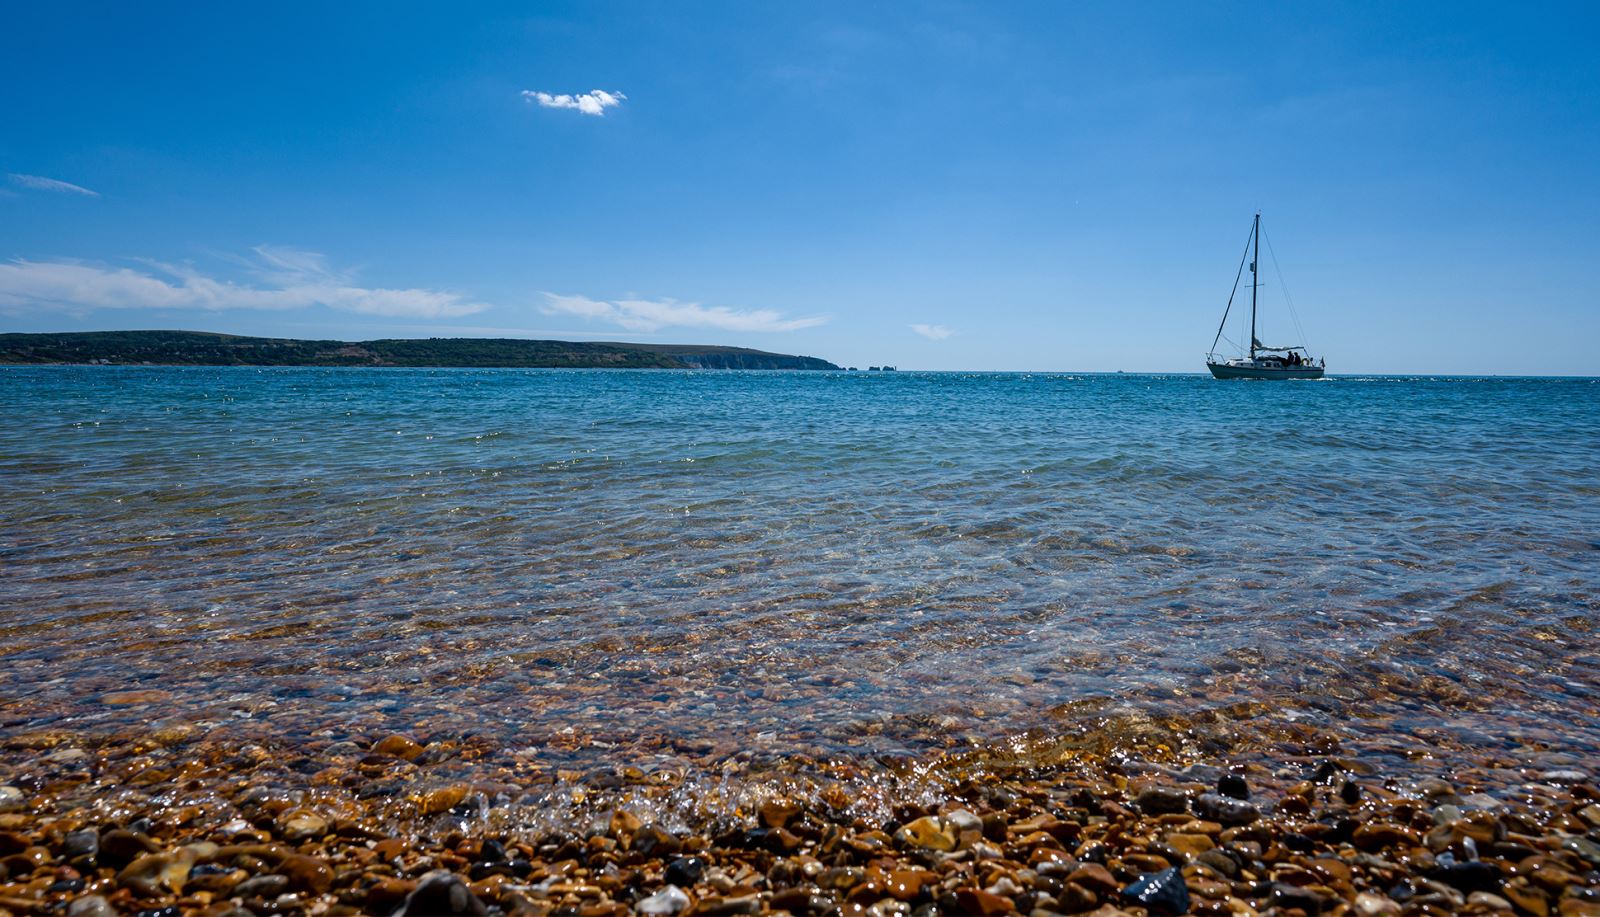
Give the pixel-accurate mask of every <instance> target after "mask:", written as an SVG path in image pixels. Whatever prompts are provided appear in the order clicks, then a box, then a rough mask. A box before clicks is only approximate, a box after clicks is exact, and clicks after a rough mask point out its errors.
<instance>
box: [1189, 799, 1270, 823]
mask: <svg viewBox="0 0 1600 917" xmlns="http://www.w3.org/2000/svg"><path fill="white" fill-rule="evenodd" d="M1194 812H1195V814H1196V815H1198V816H1200V817H1201V818H1204V819H1207V820H1208V821H1214V822H1220V823H1221V824H1223V825H1227V826H1229V827H1234V826H1238V825H1248V824H1250V823H1251V822H1254V821H1256V820H1257V819H1259V818H1260V817H1261V810H1260V809H1258V808H1256V807H1255V805H1254V804H1252V803H1248V802H1245V801H1243V800H1240V799H1229V798H1228V797H1226V796H1220V795H1218V794H1216V793H1203V794H1201V795H1200V797H1199V798H1198V799H1196V800H1195V801H1194Z"/></svg>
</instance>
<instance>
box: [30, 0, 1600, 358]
mask: <svg viewBox="0 0 1600 917" xmlns="http://www.w3.org/2000/svg"><path fill="white" fill-rule="evenodd" d="M1276 6H1277V8H1276V9H1274V8H1273V5H1267V6H1265V7H1263V6H1262V5H1260V4H1242V3H1241V4H1182V3H1174V4H1145V5H1140V4H1126V3H1107V4H1068V3H1041V4H1022V3H1018V4H1010V3H1007V4H993V3H973V4H955V3H931V4H921V5H912V4H857V3H841V4H836V5H830V4H820V3H818V4H809V3H808V4H761V3H756V4H751V3H727V4H721V3H670V4H661V3H639V4H608V3H585V4H505V5H497V4H491V3H473V4H464V5H463V4H453V5H447V4H436V5H408V4H396V3H383V4H371V5H358V4H306V5H299V4H294V3H274V4H270V5H267V6H253V7H240V6H238V5H235V4H210V5H204V4H186V5H181V6H180V5H166V4H159V3H140V4H121V3H118V4H112V3H107V4H103V5H83V4H73V3H65V2H63V3H52V4H28V5H24V4H11V5H9V6H8V8H7V10H6V11H5V19H6V28H4V29H0V111H3V112H4V113H5V117H4V118H3V119H0V330H5V331H42V330H89V329H106V328H151V327H161V328H191V329H202V330H213V331H227V332H235V333H243V334H267V335H282V336H291V337H334V338H344V339H360V338H371V337H382V336H397V337H427V336H449V335H507V336H529V337H558V338H566V339H572V340H585V339H587V340H651V341H666V342H695V343H727V344H741V345H746V346H752V347H760V348H764V349H771V350H778V351H784V352H792V353H806V354H812V355H816V356H821V357H825V358H828V359H831V360H834V361H835V362H839V363H843V364H854V365H860V366H863V367H864V366H866V365H868V364H878V363H893V364H898V365H899V366H901V367H902V368H927V369H1032V370H1115V369H1126V370H1130V371H1134V370H1185V371H1193V370H1198V369H1201V368H1202V367H1201V365H1200V364H1201V356H1202V354H1203V353H1204V352H1205V350H1206V349H1207V347H1208V346H1209V344H1210V343H1211V339H1212V335H1213V334H1214V333H1215V331H1216V323H1217V320H1218V318H1219V317H1220V315H1221V312H1222V307H1223V304H1224V302H1225V301H1226V298H1227V295H1228V291H1229V288H1230V287H1231V285H1232V281H1233V276H1234V271H1235V269H1236V268H1237V266H1238V264H1239V258H1240V254H1241V251H1242V248H1243V245H1244V241H1245V236H1246V234H1247V233H1248V229H1249V221H1250V218H1251V215H1252V214H1253V213H1254V212H1255V211H1256V210H1257V209H1260V210H1261V211H1263V213H1264V217H1263V219H1264V221H1265V226H1266V231H1267V238H1268V239H1269V240H1270V241H1271V242H1272V243H1273V250H1274V251H1275V252H1276V255H1277V260H1278V262H1279V263H1280V264H1281V265H1282V268H1283V275H1284V278H1285V280H1286V281H1287V285H1288V290H1289V291H1290V292H1291V293H1292V294H1293V301H1294V304H1295V305H1296V306H1297V307H1298V314H1299V317H1300V319H1301V322H1302V324H1303V326H1304V329H1305V332H1306V334H1307V336H1308V340H1309V343H1310V344H1311V346H1312V348H1313V350H1314V351H1315V352H1317V353H1319V354H1321V353H1326V355H1327V359H1328V363H1329V367H1330V369H1332V370H1334V371H1351V372H1385V371H1388V372H1403V371H1424V372H1463V373H1474V372H1484V373H1490V372H1494V373H1524V372H1548V373H1562V374H1600V93H1597V92H1596V91H1595V87H1596V86H1600V55H1597V54H1595V52H1594V43H1595V39H1596V37H1597V35H1600V13H1597V12H1594V10H1595V9H1596V8H1595V7H1593V6H1592V5H1583V4H1574V5H1567V6H1562V5H1541V6H1539V7H1537V8H1518V7H1515V6H1509V5H1505V4H1498V5H1489V4H1483V5H1479V4H1461V3H1452V4H1434V5H1430V4H1388V3H1373V4H1337V5H1336V4H1280V5H1276ZM597 92H599V93H606V94H607V95H605V96H601V95H597V94H596V93H597ZM541 93H542V94H544V95H543V96H540V95H537V94H541ZM563 96H565V97H566V98H562V97H563ZM1262 261H1263V268H1264V271H1263V275H1262V279H1263V281H1264V282H1265V283H1267V287H1266V288H1265V289H1264V291H1263V313H1262V316H1263V317H1262V322H1263V333H1262V335H1261V337H1263V338H1264V339H1266V338H1274V339H1281V338H1284V337H1286V336H1287V337H1290V338H1293V337H1294V336H1295V331H1294V328H1293V325H1292V323H1291V322H1289V321H1288V320H1287V319H1286V317H1285V315H1286V310H1285V309H1284V308H1283V302H1282V289H1283V284H1281V283H1279V282H1278V280H1277V277H1276V275H1275V274H1274V273H1273V272H1272V271H1271V261H1270V260H1269V259H1268V257H1267V256H1266V254H1265V253H1264V254H1263V257H1262ZM1247 276H1248V275H1247ZM1236 337H1237V335H1236ZM1278 342H1279V341H1278V340H1271V341H1269V343H1278Z"/></svg>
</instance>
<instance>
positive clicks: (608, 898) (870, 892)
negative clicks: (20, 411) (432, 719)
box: [0, 727, 1600, 917]
mask: <svg viewBox="0 0 1600 917" xmlns="http://www.w3.org/2000/svg"><path fill="white" fill-rule="evenodd" d="M1346 742H1347V740H1346V739H1344V738H1342V737H1340V736H1337V735H1334V734H1332V733H1328V732H1325V731H1316V730H1306V731H1304V732H1303V733H1302V734H1300V735H1298V736H1295V737H1283V736H1280V737H1278V738H1276V739H1272V740H1267V741H1262V742H1260V743H1259V744H1257V745H1256V746H1255V747H1254V748H1250V747H1248V743H1247V744H1246V745H1242V746H1241V747H1240V748H1238V749H1235V750H1234V751H1232V752H1230V753H1229V754H1227V755H1225V756H1220V757H1217V756H1204V755H1196V754H1193V753H1184V752H1181V751H1175V750H1174V745H1175V744H1176V743H1172V744H1168V742H1165V741H1162V735H1161V734H1159V733H1151V734H1150V735H1148V736H1145V737H1142V738H1140V737H1135V738H1133V739H1131V740H1130V739H1128V738H1127V737H1126V736H1113V735H1110V734H1102V735H1098V736H1096V735H1080V736H1076V737H1054V738H1051V737H1044V736H1036V737H1034V738H1032V739H1029V740H1023V739H1020V738H1019V739H1018V740H1017V741H1015V742H1012V743H1010V744H1001V745H994V746H990V747H985V748H979V749H972V750H967V751H963V752H959V753H948V754H943V755H938V754H927V755H922V756H913V757H903V758H895V759H883V760H879V759H874V758H871V757H860V758H851V757H842V756H836V757H833V758H830V759H827V760H812V759H798V758H788V759H784V758H780V757H773V758H770V759H768V758H761V757H757V756H755V755H751V754H748V753H744V754H739V755H733V756H723V757H721V758H719V759H708V760H703V761H696V760H691V759H688V758H684V757H676V758H674V757H670V756H666V755H655V756H646V757H642V758H639V759H638V760H629V758H628V756H627V755H626V754H622V753H619V755H618V758H617V760H615V761H612V762H608V763H607V764H604V765H601V766H597V767H594V768H591V769H590V770H587V771H578V770H565V769H562V768H559V767H557V768H554V769H548V770H541V769H539V768H538V767H537V766H536V765H533V764H531V763H530V762H532V761H534V760H535V758H536V754H535V755H529V754H528V753H530V752H535V753H536V751H537V750H534V749H514V748H512V749H508V748H504V747H500V746H499V745H497V744H496V743H494V742H490V741H488V740H486V739H474V738H473V737H471V736H455V737H442V736H433V737H430V736H414V737H413V736H405V735H398V734H395V735H385V736H371V737H362V738H359V739H355V740H351V739H345V740H341V741H336V742H330V743H326V744H324V745H322V746H321V747H319V748H309V747H308V748H294V747H287V746H286V747H266V746H263V745H260V744H248V743H245V744H240V743H238V742H234V741H216V740H213V739H211V738H209V737H206V736H201V735H198V734H197V733H196V732H195V731H194V730H193V729H187V730H186V729H181V728H175V727H173V728H168V729H164V730H163V729H157V730H151V731H144V732H140V731H137V730H125V731H123V732H122V733H119V734H117V735H115V736H101V737H99V738H97V739H95V740H93V741H91V742H86V741H84V737H81V736H73V735H71V734H69V733H65V732H53V733H32V734H27V735H21V736H10V737H8V738H6V739H5V740H4V742H3V745H4V747H5V749H6V752H5V763H4V765H3V768H0V783H3V784H4V785H5V786H6V787H8V788H7V789H5V790H3V791H0V793H3V794H4V797H5V798H4V800H3V801H0V848H3V849H0V858H3V859H0V864H3V865H4V868H5V870H6V873H5V877H4V883H3V891H0V908H5V909H9V910H10V911H11V912H13V913H19V914H21V913H60V912H62V909H63V908H64V909H65V913H67V914H69V915H73V917H92V915H97V914H106V913H114V912H126V913H141V912H143V913H151V914H155V913H162V914H177V913H183V914H190V913H192V914H211V915H217V914H224V913H226V914H231V915H233V917H244V915H245V914H246V913H253V914H267V913H273V914H301V913H304V914H353V913H410V914H416V913H493V912H499V911H503V912H505V913H520V914H578V915H587V917H598V915H601V914H621V913H628V912H630V911H632V912H637V913H653V914H748V913H767V912H779V911H789V912H791V913H828V912H835V909H838V910H839V911H842V912H845V913H873V914H878V915H889V914H921V915H930V917H931V915H933V914H951V913H983V914H1004V913H1013V912H1015V913H1023V914H1029V913H1032V914H1040V913H1086V912H1096V911H1098V912H1100V913H1102V914H1111V913H1115V911H1116V910H1118V909H1122V910H1126V911H1128V912H1130V913H1135V914H1137V913H1152V914H1154V913H1174V912H1176V913H1183V912H1192V913H1219V914H1220V913H1239V914H1248V913H1267V912H1271V913H1284V914H1293V913H1306V914H1313V913H1360V914H1400V913H1407V914H1421V913H1493V912H1506V910H1507V909H1508V908H1509V909H1514V910H1515V911H1516V912H1517V913H1530V914H1593V913H1600V846H1597V844H1596V841H1597V840H1600V789H1597V787H1596V783H1595V779H1594V775H1593V774H1591V773H1589V772H1588V770H1586V769H1585V768H1583V767H1581V766H1578V765H1576V764H1574V763H1572V762H1575V761H1576V762H1580V763H1581V762H1582V760H1583V759H1582V758H1580V757H1579V756H1575V755H1570V754H1563V753H1561V752H1560V751H1552V752H1550V753H1549V754H1548V755H1545V756H1543V757H1542V759H1541V758H1537V757H1528V758H1524V759H1522V760H1520V761H1519V760H1512V759H1508V758H1506V757H1505V756H1504V755H1503V754H1502V755H1497V754H1495V753H1487V754H1482V755H1474V754H1471V753H1469V752H1467V751H1455V752H1449V751H1446V750H1443V749H1434V750H1433V752H1430V751H1429V749H1427V748H1425V747H1420V746H1419V747H1418V748H1417V749H1416V752H1417V755H1416V757H1415V759H1414V760H1413V761H1412V762H1411V764H1410V765H1404V764H1399V763H1398V762H1399V760H1400V759H1397V758H1395V757H1393V756H1392V755H1388V754H1386V753H1383V752H1382V750H1381V748H1375V747H1373V746H1370V745H1366V744H1363V743H1361V741H1360V740H1359V739H1357V740H1356V744H1346ZM1097 744H1098V747H1094V746H1096V745H1097ZM1376 762H1382V763H1381V764H1380V763H1376ZM1563 762H1566V763H1563ZM1141 882H1142V883H1143V885H1141V884H1140V883H1141ZM669 886H670V887H671V888H670V889H669ZM1180 886H1181V887H1180ZM1141 896H1143V897H1142V898H1141ZM167 908H171V909H175V910H163V909H167Z"/></svg>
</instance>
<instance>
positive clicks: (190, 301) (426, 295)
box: [0, 246, 489, 319]
mask: <svg viewBox="0 0 1600 917" xmlns="http://www.w3.org/2000/svg"><path fill="white" fill-rule="evenodd" d="M143 263H144V264H145V269H143V270H139V269H134V268H128V267H112V266H107V265H99V264H87V263H84V262H79V261H25V260H16V261H11V262H9V263H0V312H7V313H11V314H20V313H29V312H87V311H92V310H96V309H202V310H207V311H222V310H227V309H278V310H282V309H305V308H310V307H312V306H326V307H328V308H330V309H337V310H339V311H341V312H355V313H358V314H361V315H379V316H386V317H405V318H425V319H435V318H454V317H458V316H462V315H471V314H472V313H474V312H481V311H483V310H484V309H487V308H489V307H488V305H487V304H484V303H474V302H469V301H467V300H465V299H464V298H462V296H461V295H460V294H458V293H451V292H448V291H443V290H427V289H418V288H408V289H385V288H381V287H363V286H359V285H357V284H356V283H355V282H354V279H353V277H352V276H351V275H349V274H343V273H339V272H336V271H333V270H330V269H329V268H328V267H327V265H326V263H325V260H324V259H323V257H322V256H321V255H319V254H317V253H315V252H302V251H296V250H294V249H285V248H275V247H271V246H261V247H259V248H257V249H255V258H254V259H249V260H247V261H246V265H247V268H248V269H249V271H250V273H252V274H253V275H254V276H255V279H256V282H254V283H240V282H235V281H231V280H221V279H218V278H216V277H213V276H211V275H209V274H205V273H202V272H200V271H198V270H196V269H194V268H192V267H189V266H187V265H173V264H163V263H160V262H143Z"/></svg>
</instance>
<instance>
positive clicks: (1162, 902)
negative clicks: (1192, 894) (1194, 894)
mask: <svg viewBox="0 0 1600 917" xmlns="http://www.w3.org/2000/svg"><path fill="white" fill-rule="evenodd" d="M1122 897H1123V899H1124V900H1126V901H1128V902H1129V903H1132V904H1139V905H1143V906H1144V907H1146V908H1148V909H1149V910H1150V913H1152V914H1187V913H1189V887H1188V886H1187V885H1186V884H1185V883H1184V878H1183V873H1182V872H1180V871H1179V870H1178V869H1177V868H1176V867H1173V868H1171V869H1164V870H1162V871H1160V872H1150V873H1145V874H1144V875H1141V876H1140V877H1139V878H1137V879H1135V880H1134V881H1133V882H1132V884H1130V885H1128V887H1127V888H1124V889H1123V890H1122Z"/></svg>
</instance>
